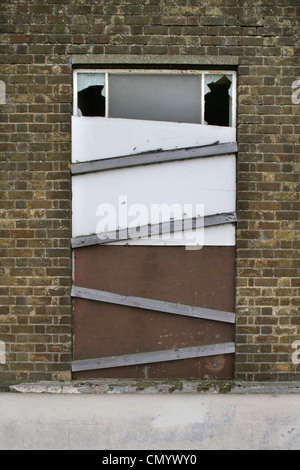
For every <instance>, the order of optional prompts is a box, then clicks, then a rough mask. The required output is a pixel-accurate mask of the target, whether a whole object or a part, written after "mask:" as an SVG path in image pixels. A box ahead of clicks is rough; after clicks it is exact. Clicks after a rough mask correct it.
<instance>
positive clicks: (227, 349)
mask: <svg viewBox="0 0 300 470" xmlns="http://www.w3.org/2000/svg"><path fill="white" fill-rule="evenodd" d="M234 352H235V345H234V343H230V342H228V343H219V344H209V345H205V346H192V347H187V348H179V349H167V350H164V351H151V352H146V353H136V354H125V355H122V356H110V357H100V358H94V359H84V360H76V361H73V362H72V371H73V372H78V371H84V370H94V369H109V368H112V367H124V366H133V365H141V364H151V363H156V362H165V361H177V360H182V359H190V358H197V357H207V356H217V355H220V354H233V353H234Z"/></svg>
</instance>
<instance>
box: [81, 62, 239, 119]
mask: <svg viewBox="0 0 300 470" xmlns="http://www.w3.org/2000/svg"><path fill="white" fill-rule="evenodd" d="M80 73H102V74H105V90H106V94H107V96H108V94H109V80H108V75H109V74H122V73H124V74H143V73H144V74H170V75H171V74H176V75H200V76H201V81H200V83H201V85H200V86H201V100H200V101H201V102H200V106H201V114H200V116H201V122H200V123H199V124H206V123H205V121H204V104H205V93H204V90H205V82H204V80H205V75H211V74H212V75H215V74H218V75H219V74H220V75H226V74H228V75H229V74H230V75H231V76H232V103H231V121H232V122H231V126H228V127H236V80H237V78H236V72H235V71H234V70H188V71H187V70H174V69H172V70H169V69H150V70H148V69H74V71H73V92H74V94H73V115H74V116H77V104H78V94H77V74H80ZM108 102H109V100H108V99H106V100H105V117H108ZM111 119H113V118H111Z"/></svg>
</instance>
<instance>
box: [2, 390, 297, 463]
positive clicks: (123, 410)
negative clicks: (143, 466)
mask: <svg viewBox="0 0 300 470" xmlns="http://www.w3.org/2000/svg"><path fill="white" fill-rule="evenodd" d="M0 449H1V450H82V449H84V450H118V449H120V450H147V451H148V453H149V454H153V451H155V450H171V451H173V452H174V453H177V454H179V453H180V450H191V454H192V453H193V450H194V451H196V450H222V449H224V450H231V449H233V450H247V449H249V450H279V449H283V450H299V449H300V396H299V394H298V393H297V394H289V395H288V394H277V395H276V394H274V393H266V394H249V395H243V394H231V393H230V394H209V393H208V394H195V395H194V394H183V395H180V394H175V393H173V394H163V395H151V394H128V395H126V394H125V395H122V394H119V395H107V394H103V395H102V394H100V395H96V394H95V395H94V394H71V395H63V394H50V393H48V394H47V393H40V394H36V393H28V394H27V393H25V394H22V393H2V394H0ZM149 451H150V452H149ZM133 455H134V453H133ZM99 458H100V460H101V454H100V455H99ZM100 463H101V462H100ZM197 463H198V464H199V463H200V461H199V456H198V460H197ZM98 464H99V462H98Z"/></svg>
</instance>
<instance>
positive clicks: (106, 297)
mask: <svg viewBox="0 0 300 470" xmlns="http://www.w3.org/2000/svg"><path fill="white" fill-rule="evenodd" d="M71 295H72V297H79V298H82V299H87V300H95V301H97V302H107V303H112V304H117V305H124V306H127V307H135V308H140V309H145V310H153V311H157V312H163V313H171V314H174V315H183V316H188V317H193V318H202V319H205V320H213V321H219V322H225V323H235V314H234V313H232V312H226V311H223V310H215V309H209V308H202V307H194V306H191V305H183V304H178V303H173V302H165V301H162V300H154V299H146V298H143V297H135V296H129V295H121V294H116V293H113V292H106V291H102V290H96V289H88V288H86V287H78V286H73V287H72V291H71Z"/></svg>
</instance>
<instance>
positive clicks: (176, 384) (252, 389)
mask: <svg viewBox="0 0 300 470" xmlns="http://www.w3.org/2000/svg"><path fill="white" fill-rule="evenodd" d="M9 391H10V392H13V393H51V394H96V395H97V394H141V393H142V394H151V395H152V394H170V395H171V394H191V395H195V394H274V395H277V394H291V393H293V394H294V393H300V383H299V382H250V383H249V382H235V381H232V380H180V379H169V380H168V379H165V380H146V379H145V380H143V379H131V380H126V379H99V380H86V381H83V380H74V381H70V382H32V383H30V382H28V383H21V384H14V385H10V386H9Z"/></svg>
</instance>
